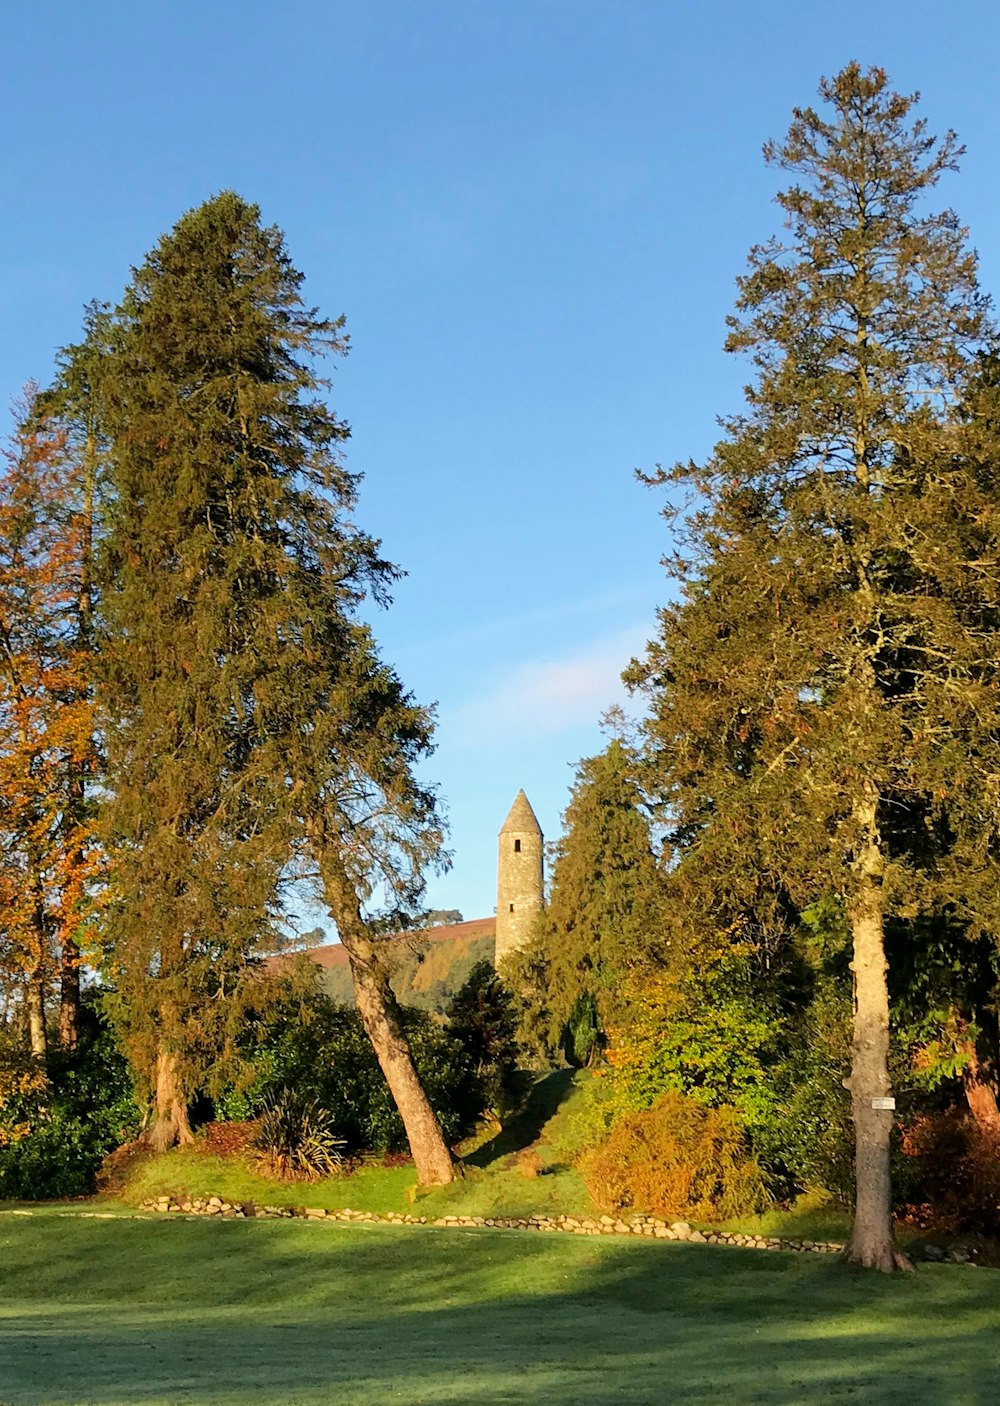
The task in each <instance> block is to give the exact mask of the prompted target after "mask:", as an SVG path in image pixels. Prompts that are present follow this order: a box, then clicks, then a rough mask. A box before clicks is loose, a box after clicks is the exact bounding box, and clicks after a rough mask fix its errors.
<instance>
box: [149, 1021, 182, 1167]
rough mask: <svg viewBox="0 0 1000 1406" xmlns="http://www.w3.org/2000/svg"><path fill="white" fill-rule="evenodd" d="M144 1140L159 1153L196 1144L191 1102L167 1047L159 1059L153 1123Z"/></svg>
mask: <svg viewBox="0 0 1000 1406" xmlns="http://www.w3.org/2000/svg"><path fill="white" fill-rule="evenodd" d="M143 1140H144V1141H145V1142H148V1143H149V1145H150V1146H151V1147H152V1148H153V1150H154V1151H155V1152H166V1150H167V1149H168V1148H169V1147H174V1146H176V1145H177V1144H178V1143H180V1144H182V1145H183V1144H184V1143H188V1142H194V1134H193V1133H192V1131H191V1124H190V1121H189V1120H188V1107H187V1100H186V1099H185V1098H184V1097H183V1096H182V1094H181V1091H180V1081H179V1079H178V1075H177V1056H176V1054H174V1053H173V1052H172V1051H171V1050H167V1049H166V1048H165V1047H163V1046H161V1047H160V1049H159V1052H158V1053H157V1056H156V1071H155V1092H154V1095H153V1121H152V1123H151V1124H150V1126H149V1127H148V1128H147V1129H146V1132H145V1133H144V1135H143Z"/></svg>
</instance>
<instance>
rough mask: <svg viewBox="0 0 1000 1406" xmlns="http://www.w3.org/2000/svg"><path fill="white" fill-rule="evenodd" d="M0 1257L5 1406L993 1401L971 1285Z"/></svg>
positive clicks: (39, 1228)
mask: <svg viewBox="0 0 1000 1406" xmlns="http://www.w3.org/2000/svg"><path fill="white" fill-rule="evenodd" d="M60 1225H61V1226H63V1227H67V1228H68V1233H64V1234H63V1237H62V1238H63V1241H64V1244H63V1252H64V1253H63V1254H62V1255H60V1254H59V1233H60ZM81 1226H82V1227H83V1229H82V1230H81V1228H80V1227H81ZM0 1241H2V1245H0V1252H2V1254H3V1262H4V1275H3V1287H2V1289H0V1401H3V1402H5V1403H8V1402H9V1403H10V1406H42V1403H47V1406H124V1403H135V1406H168V1403H170V1404H171V1406H173V1403H178V1402H186V1403H194V1406H235V1403H237V1402H248V1401H253V1402H255V1403H261V1406H320V1403H324V1404H325V1403H327V1402H330V1401H334V1400H336V1401H344V1402H349V1403H351V1406H374V1404H375V1403H376V1402H377V1403H379V1404H380V1406H383V1404H384V1403H385V1402H388V1401H398V1402H405V1403H411V1404H412V1406H421V1404H422V1406H458V1403H473V1402H475V1403H482V1406H529V1403H536V1402H538V1403H543V1402H544V1403H545V1406H605V1403H608V1402H610V1401H615V1402H624V1403H627V1406H653V1403H656V1406H661V1404H662V1403H674V1402H676V1403H683V1406H695V1404H696V1403H705V1406H707V1403H716V1402H718V1401H722V1400H726V1399H729V1400H731V1401H733V1402H736V1403H740V1406H743V1403H761V1404H762V1406H763V1404H764V1403H766V1404H767V1406H773V1404H774V1403H793V1402H806V1401H809V1402H812V1401H822V1402H847V1401H852V1402H859V1401H873V1402H875V1401H877V1402H878V1403H880V1406H881V1403H896V1402H898V1403H904V1402H905V1403H906V1406H923V1403H927V1404H928V1406H930V1403H935V1406H938V1403H956V1406H957V1403H963V1406H974V1404H975V1406H978V1403H983V1406H985V1403H987V1402H990V1403H992V1402H995V1401H996V1400H997V1389H996V1380H997V1350H998V1346H1000V1328H998V1324H1000V1314H998V1309H1000V1275H993V1274H990V1273H988V1272H987V1271H971V1270H967V1269H961V1268H958V1267H954V1268H949V1267H944V1266H942V1267H938V1266H934V1267H931V1268H929V1269H927V1270H923V1271H922V1272H921V1273H920V1274H919V1275H917V1276H912V1277H906V1278H900V1279H883V1278H881V1277H878V1276H872V1275H867V1274H864V1273H861V1272H852V1271H849V1270H846V1269H844V1268H843V1267H841V1266H840V1265H839V1264H837V1263H836V1262H834V1261H832V1260H829V1259H825V1258H820V1257H811V1256H805V1255H781V1254H754V1253H753V1252H749V1251H746V1252H744V1251H738V1250H725V1249H714V1248H713V1247H697V1246H689V1245H672V1244H670V1245H664V1244H652V1245H650V1244H644V1243H640V1242H635V1243H633V1242H630V1241H616V1240H613V1239H611V1238H609V1239H607V1240H601V1239H584V1238H581V1239H575V1238H570V1237H563V1236H559V1237H556V1236H544V1235H536V1236H530V1235H522V1236H515V1235H510V1234H508V1235H503V1234H502V1233H494V1232H490V1231H479V1232H476V1231H470V1232H461V1231H440V1230H437V1231H435V1230H428V1231H424V1232H420V1231H411V1232H399V1231H394V1230H392V1229H391V1228H389V1227H380V1226H371V1227H358V1228H353V1227H352V1228H347V1227H319V1226H316V1227H313V1226H305V1227H299V1226H288V1225H283V1224H277V1225H275V1224H271V1223H254V1222H248V1223H241V1222H232V1223H228V1224H227V1223H225V1222H222V1223H219V1222H214V1223H209V1224H207V1225H206V1224H204V1223H200V1224H189V1223H181V1224H174V1223H167V1224H162V1223H157V1222H129V1223H123V1222H116V1223H114V1224H111V1223H108V1224H107V1225H105V1226H104V1227H102V1228H100V1229H97V1228H96V1227H94V1225H93V1223H92V1222H82V1223H74V1222H69V1221H64V1222H61V1223H60V1222H59V1221H58V1220H57V1219H56V1218H53V1219H52V1221H51V1223H50V1224H49V1225H48V1226H45V1225H44V1224H43V1223H37V1224H36V1223H32V1224H30V1225H25V1226H18V1227H17V1228H16V1231H15V1232H14V1233H13V1234H8V1227H6V1226H5V1227H4V1228H3V1232H2V1233H0Z"/></svg>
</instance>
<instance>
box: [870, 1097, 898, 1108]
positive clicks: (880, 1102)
mask: <svg viewBox="0 0 1000 1406" xmlns="http://www.w3.org/2000/svg"><path fill="white" fill-rule="evenodd" d="M895 1107H896V1100H895V1099H894V1098H891V1097H890V1098H873V1099H872V1108H895Z"/></svg>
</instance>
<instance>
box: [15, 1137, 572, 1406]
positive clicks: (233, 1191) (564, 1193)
mask: <svg viewBox="0 0 1000 1406" xmlns="http://www.w3.org/2000/svg"><path fill="white" fill-rule="evenodd" d="M182 1194H186V1195H189V1196H212V1195H217V1196H222V1197H223V1198H224V1199H226V1200H229V1201H254V1202H258V1203H259V1204H261V1205H270V1206H323V1207H325V1209H326V1210H329V1211H332V1210H341V1209H343V1208H345V1207H350V1209H351V1210H354V1211H378V1212H379V1213H381V1214H384V1213H385V1212H386V1211H408V1212H410V1213H411V1214H412V1215H428V1216H447V1215H466V1216H492V1215H498V1216H501V1215H502V1216H530V1215H558V1214H566V1215H572V1214H574V1213H577V1214H592V1213H593V1209H594V1208H593V1205H592V1203H591V1200H590V1197H589V1196H588V1195H587V1191H586V1188H585V1187H584V1185H583V1182H582V1181H581V1180H580V1178H579V1176H578V1174H577V1173H576V1172H574V1171H573V1170H572V1169H570V1168H565V1169H563V1170H562V1171H560V1172H558V1173H553V1174H549V1175H545V1176H539V1177H532V1178H526V1177H524V1176H523V1175H522V1174H521V1173H520V1172H519V1171H517V1170H516V1168H508V1167H497V1168H491V1169H489V1170H484V1169H481V1168H478V1167H475V1166H470V1167H469V1168H468V1169H467V1172H466V1175H465V1176H464V1177H462V1178H460V1179H459V1180H458V1181H455V1182H454V1183H453V1184H452V1185H451V1186H446V1187H437V1188H434V1189H433V1190H432V1189H429V1188H428V1189H424V1188H418V1187H417V1177H416V1173H415V1171H414V1170H413V1168H412V1167H361V1168H360V1169H359V1170H358V1171H356V1172H353V1173H352V1174H351V1175H350V1176H346V1177H325V1178H323V1179H322V1180H320V1181H312V1182H288V1181H279V1180H276V1179H275V1178H272V1177H265V1176H262V1175H260V1173H258V1172H256V1171H254V1170H253V1169H252V1168H251V1167H250V1166H248V1165H247V1164H246V1163H245V1162H243V1161H242V1160H240V1159H237V1158H232V1157H217V1156H214V1155H212V1154H211V1153H207V1152H203V1151H202V1150H201V1149H200V1148H198V1147H184V1148H174V1149H173V1150H172V1151H171V1152H165V1153H163V1154H162V1156H159V1157H153V1158H151V1159H150V1160H149V1161H148V1162H144V1163H142V1165H141V1166H140V1167H139V1168H137V1170H136V1172H135V1174H134V1175H133V1176H132V1178H131V1179H130V1181H129V1184H128V1187H127V1190H126V1193H125V1195H126V1199H127V1200H128V1201H129V1202H130V1203H131V1204H132V1205H137V1204H138V1203H139V1202H140V1201H142V1200H145V1199H146V1198H147V1197H150V1196H178V1195H182ZM0 1406H2V1398H0Z"/></svg>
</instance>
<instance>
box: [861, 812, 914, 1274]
mask: <svg viewBox="0 0 1000 1406" xmlns="http://www.w3.org/2000/svg"><path fill="white" fill-rule="evenodd" d="M855 818H856V820H857V821H858V825H859V831H860V839H859V853H858V855H857V861H856V865H855V872H856V880H857V883H856V888H855V891H854V899H853V902H852V903H851V905H850V909H849V918H850V923H851V934H852V937H853V942H854V954H853V958H852V961H851V970H852V971H853V973H854V1038H853V1041H852V1045H851V1076H850V1078H849V1079H848V1080H846V1081H845V1082H846V1084H847V1087H848V1088H849V1089H850V1091H851V1101H852V1105H853V1118H854V1147H855V1151H854V1184H855V1202H854V1225H853V1227H852V1230H851V1239H850V1243H849V1244H848V1246H847V1251H846V1258H847V1260H848V1262H849V1263H851V1264H859V1265H864V1266H865V1268H867V1269H878V1270H882V1271H883V1272H884V1273H891V1272H892V1270H894V1269H904V1270H905V1269H912V1265H911V1264H910V1262H909V1260H907V1259H906V1257H905V1256H904V1255H902V1254H900V1253H899V1251H898V1250H897V1249H896V1246H895V1242H894V1239H893V1230H892V1182H891V1177H890V1171H889V1138H890V1134H891V1132H892V1122H893V1115H892V1110H891V1109H883V1108H873V1107H872V1103H873V1101H874V1100H876V1099H884V1098H888V1097H889V1096H890V1094H891V1090H890V1086H889V988H888V984H887V982H886V971H887V964H886V960H885V942H884V931H883V916H884V915H883V903H882V877H883V867H884V865H883V858H882V847H881V837H880V835H879V832H878V819H877V794H876V792H875V788H874V787H868V788H867V790H866V794H865V797H864V799H863V800H862V801H861V802H860V803H859V805H858V806H857V808H856V811H855Z"/></svg>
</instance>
